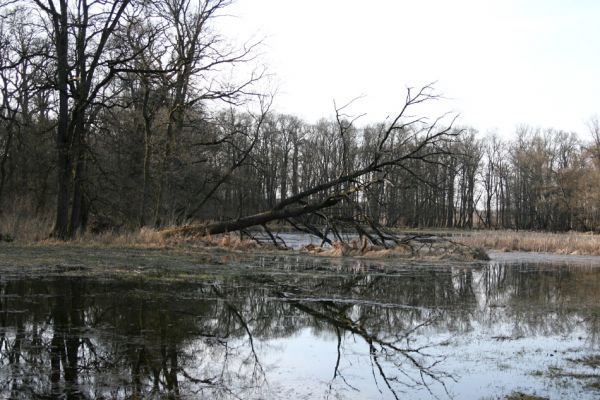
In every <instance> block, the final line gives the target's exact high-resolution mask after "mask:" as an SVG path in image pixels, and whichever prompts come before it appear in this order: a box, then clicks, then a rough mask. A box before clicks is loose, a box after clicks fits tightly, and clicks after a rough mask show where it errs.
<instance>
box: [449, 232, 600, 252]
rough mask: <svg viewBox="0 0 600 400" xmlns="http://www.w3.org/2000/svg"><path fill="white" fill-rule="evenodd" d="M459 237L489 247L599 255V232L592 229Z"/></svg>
mask: <svg viewBox="0 0 600 400" xmlns="http://www.w3.org/2000/svg"><path fill="white" fill-rule="evenodd" d="M458 240H459V241H460V242H461V243H464V244H467V245H469V246H476V247H483V248H485V249H490V250H500V251H531V252H544V253H557V254H572V255H594V256H597V255H600V235H597V234H592V233H578V232H567V233H549V232H531V231H480V232H474V233H473V234H472V235H467V236H463V237H461V238H460V239H458Z"/></svg>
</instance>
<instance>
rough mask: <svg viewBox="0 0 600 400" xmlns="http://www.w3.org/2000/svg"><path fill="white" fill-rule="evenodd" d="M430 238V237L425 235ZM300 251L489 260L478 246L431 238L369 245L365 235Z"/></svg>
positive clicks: (326, 253) (322, 253)
mask: <svg viewBox="0 0 600 400" xmlns="http://www.w3.org/2000/svg"><path fill="white" fill-rule="evenodd" d="M428 239H429V238H428ZM302 251H304V252H307V253H309V254H312V255H317V256H324V257H368V258H404V259H427V260H455V261H475V260H489V258H488V256H487V253H486V252H485V251H483V250H482V249H481V248H472V247H470V246H466V245H463V244H461V243H456V242H453V241H449V240H444V239H440V238H434V239H433V240H431V239H430V240H426V241H420V240H418V239H415V240H410V241H406V242H399V243H397V244H396V245H394V246H391V247H389V246H388V247H383V246H378V245H370V244H369V243H368V242H367V240H366V238H363V239H362V240H360V241H356V240H351V241H350V242H348V243H342V242H339V241H335V242H333V243H332V245H331V246H329V247H319V246H315V245H314V244H309V245H308V246H305V247H304V248H303V249H302Z"/></svg>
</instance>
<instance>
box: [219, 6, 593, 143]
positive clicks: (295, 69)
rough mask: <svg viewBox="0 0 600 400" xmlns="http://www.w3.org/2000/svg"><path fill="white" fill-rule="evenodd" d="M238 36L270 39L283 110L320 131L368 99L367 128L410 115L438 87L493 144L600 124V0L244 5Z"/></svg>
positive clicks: (269, 59)
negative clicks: (496, 136)
mask: <svg viewBox="0 0 600 400" xmlns="http://www.w3.org/2000/svg"><path fill="white" fill-rule="evenodd" d="M229 12H230V13H231V14H233V15H235V18H230V19H229V23H230V25H229V26H228V28H227V31H231V32H233V33H234V34H235V35H238V37H239V38H242V37H246V36H248V35H250V34H255V36H257V37H265V47H264V48H263V53H264V54H263V57H262V58H263V60H265V62H266V63H268V64H269V70H270V72H272V73H274V74H275V76H276V78H275V79H276V82H277V83H278V86H279V94H278V97H277V100H276V105H275V106H276V109H277V110H278V111H281V112H289V113H293V114H296V115H299V116H301V117H303V118H305V119H307V120H308V121H314V120H316V119H318V118H320V117H323V116H324V117H327V116H330V115H332V113H333V99H335V100H336V101H337V102H338V104H339V103H343V102H345V101H348V100H350V99H352V98H354V97H356V96H359V95H365V98H364V99H362V100H360V101H359V102H357V103H356V104H355V105H354V107H353V111H354V112H355V113H363V112H364V113H367V116H366V117H365V118H364V119H363V121H364V122H371V121H377V120H382V119H383V118H385V117H386V116H387V115H391V114H393V113H394V112H397V111H398V110H399V107H400V106H401V104H402V102H403V100H404V89H405V87H406V86H419V85H423V84H425V83H428V82H431V81H437V84H436V87H437V89H438V91H439V92H440V93H442V94H443V95H445V96H446V97H447V98H448V100H446V101H444V103H443V104H438V105H437V106H436V107H437V108H436V109H435V110H429V111H432V112H433V111H435V112H441V111H442V110H454V111H457V112H459V113H460V114H461V121H462V122H463V123H464V124H468V125H471V126H473V127H475V128H477V129H478V130H480V131H481V132H483V133H485V132H486V131H489V130H494V129H496V130H498V132H499V133H500V134H501V135H502V136H510V135H511V134H512V132H514V128H515V126H517V125H518V124H521V123H526V124H529V125H532V126H539V127H553V128H557V129H564V130H572V131H577V132H579V133H580V134H582V136H583V135H585V124H586V120H588V119H589V118H590V117H591V116H592V115H594V114H600V23H599V21H600V1H598V0H570V1H567V0H564V1H563V0H561V1H559V0H498V1H486V0H452V1H448V0H410V1H409V0H396V1H393V0H388V1H384V0H371V1H364V0H363V1H354V0H303V1H299V0H296V1H292V0H237V2H236V3H235V4H234V5H233V6H232V7H231V8H230V9H229Z"/></svg>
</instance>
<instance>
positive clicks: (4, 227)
mask: <svg viewBox="0 0 600 400" xmlns="http://www.w3.org/2000/svg"><path fill="white" fill-rule="evenodd" d="M52 224H53V217H52V215H51V214H50V213H48V214H46V215H41V216H40V215H37V216H36V215H35V213H34V212H33V211H31V209H30V208H29V207H26V206H22V207H17V206H13V208H12V209H6V210H2V213H1V214H0V235H2V237H3V238H9V240H16V241H19V242H23V243H30V242H37V241H40V240H44V239H45V238H47V237H48V235H49V233H50V231H51V229H52Z"/></svg>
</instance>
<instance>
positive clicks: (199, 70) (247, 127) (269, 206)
mask: <svg viewBox="0 0 600 400" xmlns="http://www.w3.org/2000/svg"><path fill="white" fill-rule="evenodd" d="M229 3H230V1H229V0H200V1H192V0H162V1H152V0H150V1H137V0H101V1H88V0H80V1H71V0H30V1H26V0H12V1H6V0H5V1H3V5H2V6H0V221H1V220H2V219H3V218H4V219H5V218H9V217H10V216H14V215H16V214H18V215H22V214H27V215H28V216H29V217H32V218H36V217H41V216H46V217H47V216H50V217H49V218H48V219H49V220H50V221H51V225H50V226H48V227H47V229H48V234H52V235H53V236H54V237H57V238H61V239H68V238H71V237H75V236H76V235H78V234H79V233H81V232H83V231H85V230H98V231H100V230H102V229H114V228H127V229H136V228H139V227H144V226H151V227H163V226H169V225H183V224H189V223H198V222H204V223H209V225H208V226H209V227H211V228H210V232H212V233H219V232H225V231H232V230H237V229H245V228H248V227H251V226H254V225H264V224H267V223H271V222H277V221H280V222H285V223H286V224H290V225H292V226H296V227H298V228H301V229H302V230H305V231H306V230H308V231H310V230H311V229H314V227H315V226H322V225H336V224H337V225H338V226H352V227H358V226H359V225H368V226H386V227H407V226H408V227H444V228H473V227H486V228H513V229H535V230H552V231H566V230H581V231H590V230H598V229H600V190H599V189H598V187H599V186H598V184H597V183H598V182H600V123H599V122H598V120H594V119H591V120H590V124H589V128H590V129H589V132H586V134H590V133H591V137H592V140H591V141H588V142H585V141H582V140H581V139H579V137H578V136H577V134H576V133H575V132H564V131H561V130H557V129H553V128H544V129H542V128H534V127H530V126H526V125H523V126H520V127H518V128H516V131H515V132H507V133H506V134H507V135H504V136H508V134H510V135H511V137H513V139H510V140H504V139H501V137H504V136H503V135H500V134H498V133H493V134H491V133H482V132H478V131H477V127H471V126H468V125H467V124H465V123H464V122H463V121H460V122H457V119H456V116H454V115H443V116H441V117H439V118H425V117H424V116H419V115H420V114H419V112H420V110H422V108H421V106H422V105H423V104H424V103H428V102H434V101H436V100H438V99H439V96H438V94H437V92H436V91H435V88H434V85H433V84H427V85H424V86H421V87H415V88H411V89H407V90H404V91H399V92H398V104H399V107H398V109H397V111H396V114H395V115H391V116H390V117H389V118H388V119H386V120H384V121H381V122H380V123H363V122H362V121H363V120H364V118H361V116H362V115H361V114H360V99H358V100H356V101H350V102H347V103H343V104H339V103H337V104H336V103H334V106H333V107H332V109H331V110H323V114H324V115H331V117H329V118H323V119H320V120H318V121H305V120H303V119H302V118H299V117H298V116H295V115H290V114H282V113H278V112H277V111H276V110H275V109H274V107H273V106H272V105H273V93H272V92H273V89H272V88H270V87H269V78H270V74H269V71H268V67H265V66H263V65H262V64H261V60H260V52H261V46H262V45H263V43H262V42H261V41H260V40H255V41H252V40H250V41H248V42H246V43H242V44H239V45H238V44H236V43H234V42H233V41H230V40H228V38H227V37H225V36H224V35H222V34H220V32H219V30H218V18H219V17H220V16H223V15H225V14H226V13H227V6H228V5H229ZM315 96H318V93H315ZM299 111H300V110H299ZM503 134H504V133H503ZM0 226H1V225H0Z"/></svg>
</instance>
